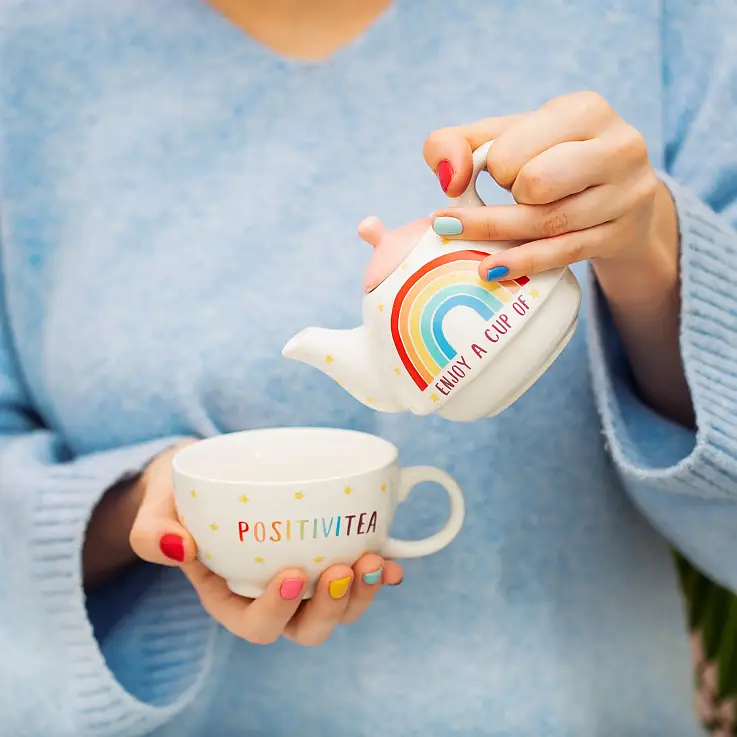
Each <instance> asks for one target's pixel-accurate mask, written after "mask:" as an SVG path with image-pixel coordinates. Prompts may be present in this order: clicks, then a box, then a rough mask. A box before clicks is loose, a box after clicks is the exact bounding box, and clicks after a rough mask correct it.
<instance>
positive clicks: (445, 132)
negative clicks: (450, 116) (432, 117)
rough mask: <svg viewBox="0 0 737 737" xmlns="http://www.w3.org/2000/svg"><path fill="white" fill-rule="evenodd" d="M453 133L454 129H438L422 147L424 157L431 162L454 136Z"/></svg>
mask: <svg viewBox="0 0 737 737" xmlns="http://www.w3.org/2000/svg"><path fill="white" fill-rule="evenodd" d="M451 132H452V128H438V129H437V130H434V131H433V132H432V133H430V135H429V136H428V137H427V138H426V139H425V143H424V145H423V147H422V155H423V156H424V157H425V160H426V161H430V160H431V159H432V157H433V155H434V154H435V153H436V152H437V151H438V149H442V147H443V145H444V143H445V141H447V140H448V138H449V137H450V136H451V135H452V133H451Z"/></svg>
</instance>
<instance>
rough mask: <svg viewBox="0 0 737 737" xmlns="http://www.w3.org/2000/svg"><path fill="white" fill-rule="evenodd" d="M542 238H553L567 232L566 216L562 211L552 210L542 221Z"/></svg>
mask: <svg viewBox="0 0 737 737" xmlns="http://www.w3.org/2000/svg"><path fill="white" fill-rule="evenodd" d="M541 230H542V236H543V238H555V237H556V236H558V235H562V234H563V233H566V232H567V231H568V216H567V215H566V213H565V212H564V211H563V210H552V211H551V212H550V213H548V214H547V215H546V216H545V218H544V219H543V221H542V225H541Z"/></svg>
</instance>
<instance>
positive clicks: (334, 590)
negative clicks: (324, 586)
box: [328, 576, 351, 599]
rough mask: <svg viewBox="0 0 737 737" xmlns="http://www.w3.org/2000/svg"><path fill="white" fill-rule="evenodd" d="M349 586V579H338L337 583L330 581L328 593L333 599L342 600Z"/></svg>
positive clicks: (347, 577) (348, 577)
mask: <svg viewBox="0 0 737 737" xmlns="http://www.w3.org/2000/svg"><path fill="white" fill-rule="evenodd" d="M350 585H351V577H350V576H346V577H345V578H339V579H338V580H337V581H331V582H330V585H329V586H328V591H329V592H330V596H332V597H333V599H342V598H343V597H344V596H345V595H346V594H347V593H348V589H349V588H350Z"/></svg>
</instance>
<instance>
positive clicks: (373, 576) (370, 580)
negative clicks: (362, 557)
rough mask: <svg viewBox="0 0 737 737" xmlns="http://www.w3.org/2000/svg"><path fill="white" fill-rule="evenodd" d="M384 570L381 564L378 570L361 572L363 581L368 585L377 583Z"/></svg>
mask: <svg viewBox="0 0 737 737" xmlns="http://www.w3.org/2000/svg"><path fill="white" fill-rule="evenodd" d="M383 572H384V566H381V568H379V570H378V571H372V572H371V573H364V574H363V582H364V583H367V584H369V585H373V584H375V583H379V581H380V580H381V574H382V573H383Z"/></svg>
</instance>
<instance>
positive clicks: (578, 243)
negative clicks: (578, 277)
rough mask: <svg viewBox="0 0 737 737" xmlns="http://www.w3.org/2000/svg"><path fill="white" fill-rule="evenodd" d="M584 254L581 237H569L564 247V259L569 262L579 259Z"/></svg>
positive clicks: (572, 262)
mask: <svg viewBox="0 0 737 737" xmlns="http://www.w3.org/2000/svg"><path fill="white" fill-rule="evenodd" d="M583 256H584V242H583V240H582V239H581V238H569V239H568V243H566V247H565V259H566V261H567V262H568V263H569V264H574V263H576V262H577V261H581V260H582V258H583Z"/></svg>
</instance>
